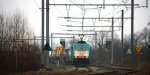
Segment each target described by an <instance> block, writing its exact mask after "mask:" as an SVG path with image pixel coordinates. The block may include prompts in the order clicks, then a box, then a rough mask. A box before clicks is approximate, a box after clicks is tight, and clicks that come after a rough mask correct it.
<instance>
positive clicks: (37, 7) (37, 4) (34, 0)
mask: <svg viewBox="0 0 150 75" xmlns="http://www.w3.org/2000/svg"><path fill="white" fill-rule="evenodd" d="M34 3H35V5H36V6H37V8H38V9H39V8H40V7H39V6H38V4H37V2H36V1H35V0H34ZM39 10H40V9H39ZM40 11H41V10H40Z"/></svg>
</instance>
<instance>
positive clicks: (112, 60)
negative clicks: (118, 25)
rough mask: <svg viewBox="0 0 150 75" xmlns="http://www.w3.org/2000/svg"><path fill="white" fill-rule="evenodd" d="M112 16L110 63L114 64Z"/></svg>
mask: <svg viewBox="0 0 150 75" xmlns="http://www.w3.org/2000/svg"><path fill="white" fill-rule="evenodd" d="M113 26H114V18H113V17H112V40H111V65H113V64H114V49H113V48H114V27H113Z"/></svg>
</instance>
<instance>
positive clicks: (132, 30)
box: [131, 0, 134, 56]
mask: <svg viewBox="0 0 150 75" xmlns="http://www.w3.org/2000/svg"><path fill="white" fill-rule="evenodd" d="M131 51H132V54H133V56H134V0H131Z"/></svg>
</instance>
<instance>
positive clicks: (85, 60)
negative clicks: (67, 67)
mask: <svg viewBox="0 0 150 75" xmlns="http://www.w3.org/2000/svg"><path fill="white" fill-rule="evenodd" d="M90 51H91V49H90V45H89V44H88V43H86V42H85V41H78V42H77V43H75V44H73V48H72V52H71V56H72V62H73V64H74V65H88V64H89V63H90V58H89V56H90Z"/></svg>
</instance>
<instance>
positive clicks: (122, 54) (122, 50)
mask: <svg viewBox="0 0 150 75" xmlns="http://www.w3.org/2000/svg"><path fill="white" fill-rule="evenodd" d="M121 12H122V19H121V20H122V27H121V28H122V29H121V62H122V63H121V64H123V60H124V46H123V31H124V30H123V29H124V28H123V27H124V10H121Z"/></svg>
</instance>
